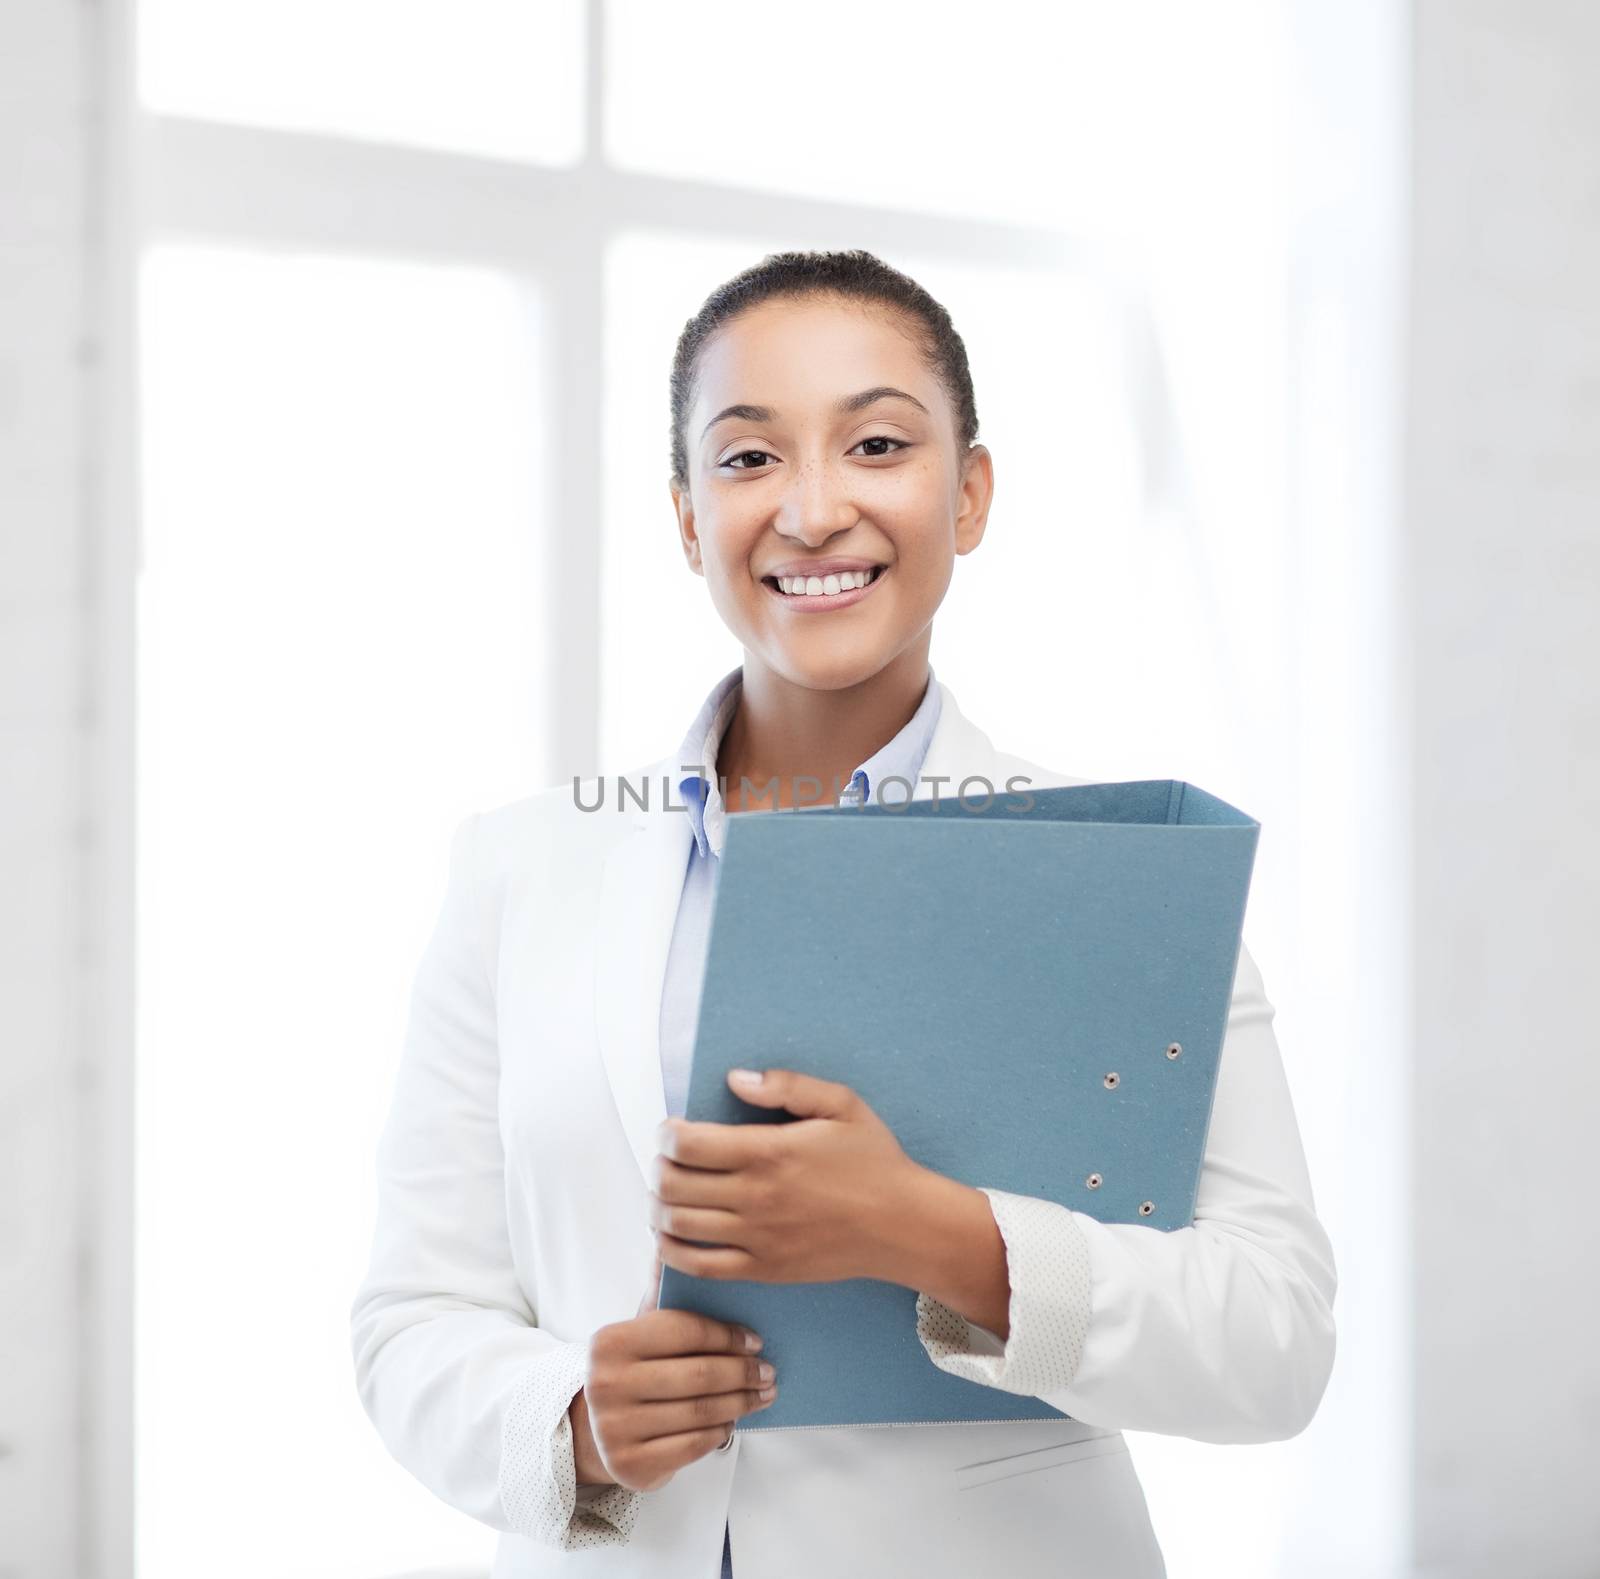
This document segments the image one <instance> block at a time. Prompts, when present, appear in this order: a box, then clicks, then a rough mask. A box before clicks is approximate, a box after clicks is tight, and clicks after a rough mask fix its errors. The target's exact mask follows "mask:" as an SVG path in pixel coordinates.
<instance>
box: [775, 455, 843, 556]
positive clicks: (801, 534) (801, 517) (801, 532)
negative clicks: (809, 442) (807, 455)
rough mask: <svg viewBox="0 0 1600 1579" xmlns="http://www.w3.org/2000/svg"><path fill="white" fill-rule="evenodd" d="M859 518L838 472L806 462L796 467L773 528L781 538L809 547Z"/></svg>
mask: <svg viewBox="0 0 1600 1579" xmlns="http://www.w3.org/2000/svg"><path fill="white" fill-rule="evenodd" d="M860 519H861V514H860V512H859V511H858V510H857V509H856V507H855V506H854V505H853V504H852V503H851V502H850V496H849V493H848V492H847V490H846V488H845V485H844V480H843V479H842V478H841V477H840V476H839V474H838V472H837V471H836V470H835V469H834V468H833V467H831V466H828V465H825V464H823V463H821V462H817V461H808V462H806V463H805V464H803V465H801V466H799V467H797V468H796V470H795V475H794V482H793V483H792V484H791V485H790V487H789V489H788V491H787V493H786V494H785V495H784V498H783V502H782V504H781V505H780V506H779V508H778V519H777V522H776V525H777V529H778V530H779V531H780V532H781V533H782V534H783V535H784V536H785V537H792V538H795V539H796V540H797V541H799V542H802V543H804V544H805V545H806V546H807V547H808V548H810V547H815V546H816V545H817V544H819V543H825V542H826V541H827V540H828V539H829V538H830V537H832V536H834V535H835V534H836V533H838V532H847V531H849V530H850V528H851V527H852V526H854V525H855V524H856V522H857V521H858V520H860Z"/></svg>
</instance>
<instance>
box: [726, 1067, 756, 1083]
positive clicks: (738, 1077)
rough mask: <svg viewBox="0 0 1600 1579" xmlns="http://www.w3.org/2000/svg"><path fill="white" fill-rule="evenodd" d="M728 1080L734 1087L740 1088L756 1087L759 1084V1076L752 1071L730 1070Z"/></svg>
mask: <svg viewBox="0 0 1600 1579" xmlns="http://www.w3.org/2000/svg"><path fill="white" fill-rule="evenodd" d="M728 1078H729V1079H730V1080H731V1081H733V1083H734V1084H735V1085H740V1086H758V1085H760V1084H761V1075H760V1073H759V1072H758V1071H757V1070H754V1069H730V1070H729V1071H728Z"/></svg>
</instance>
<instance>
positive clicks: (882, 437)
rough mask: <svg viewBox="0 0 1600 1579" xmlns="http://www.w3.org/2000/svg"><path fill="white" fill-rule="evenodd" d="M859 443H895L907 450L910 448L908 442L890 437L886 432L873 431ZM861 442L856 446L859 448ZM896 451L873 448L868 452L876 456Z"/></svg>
mask: <svg viewBox="0 0 1600 1579" xmlns="http://www.w3.org/2000/svg"><path fill="white" fill-rule="evenodd" d="M861 444H895V445H898V446H899V448H900V449H902V450H908V449H910V448H911V446H910V444H909V443H908V442H907V441H906V440H905V439H893V438H890V437H889V435H888V434H887V433H874V434H873V435H872V436H871V437H870V438H865V439H862V441H861ZM861 444H858V445H856V448H857V449H860V448H861ZM896 453H897V451H895V450H873V451H871V452H870V456H871V457H877V456H883V455H894V454H896Z"/></svg>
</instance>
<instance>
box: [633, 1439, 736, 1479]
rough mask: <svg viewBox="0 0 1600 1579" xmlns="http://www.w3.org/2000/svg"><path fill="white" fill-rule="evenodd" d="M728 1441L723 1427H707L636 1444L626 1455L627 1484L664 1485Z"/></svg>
mask: <svg viewBox="0 0 1600 1579" xmlns="http://www.w3.org/2000/svg"><path fill="white" fill-rule="evenodd" d="M727 1440H728V1428H727V1426H726V1425H714V1426H707V1427H706V1428H705V1429H704V1430H702V1431H689V1432H683V1433H679V1434H677V1435H674V1436H658V1437H652V1438H649V1439H648V1440H646V1441H643V1442H639V1443H637V1444H636V1445H635V1446H634V1448H633V1450H632V1451H631V1452H630V1453H629V1455H628V1460H629V1462H628V1468H629V1472H630V1476H629V1478H630V1479H631V1480H637V1481H643V1482H645V1483H656V1482H659V1483H664V1482H665V1481H667V1480H669V1479H670V1478H671V1477H672V1476H673V1475H674V1474H676V1473H677V1471H678V1470H680V1469H683V1468H684V1467H685V1466H686V1465H689V1464H692V1463H694V1462H695V1460H696V1459H700V1458H704V1457H705V1456H706V1454H707V1453H710V1452H712V1451H714V1450H715V1449H716V1448H719V1447H721V1446H722V1445H723V1444H724V1443H725V1442H726V1441H727Z"/></svg>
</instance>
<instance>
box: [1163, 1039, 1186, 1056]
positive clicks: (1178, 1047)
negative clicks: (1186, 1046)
mask: <svg viewBox="0 0 1600 1579" xmlns="http://www.w3.org/2000/svg"><path fill="white" fill-rule="evenodd" d="M1182 1051H1183V1043H1182V1042H1173V1043H1172V1044H1171V1045H1170V1046H1169V1047H1168V1048H1167V1057H1168V1058H1176V1057H1177V1056H1178V1054H1179V1053H1181V1052H1182Z"/></svg>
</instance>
